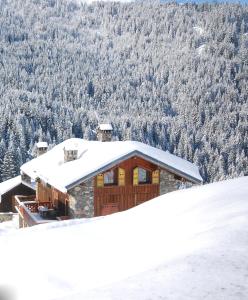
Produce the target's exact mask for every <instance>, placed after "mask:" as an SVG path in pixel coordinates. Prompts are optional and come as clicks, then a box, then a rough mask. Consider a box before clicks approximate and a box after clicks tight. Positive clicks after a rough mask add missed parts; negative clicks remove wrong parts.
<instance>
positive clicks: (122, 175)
mask: <svg viewBox="0 0 248 300" xmlns="http://www.w3.org/2000/svg"><path fill="white" fill-rule="evenodd" d="M118 185H121V186H123V185H125V170H124V169H122V168H119V169H118Z"/></svg>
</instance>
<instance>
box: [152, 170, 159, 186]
mask: <svg viewBox="0 0 248 300" xmlns="http://www.w3.org/2000/svg"><path fill="white" fill-rule="evenodd" d="M152 184H159V170H156V171H153V172H152Z"/></svg>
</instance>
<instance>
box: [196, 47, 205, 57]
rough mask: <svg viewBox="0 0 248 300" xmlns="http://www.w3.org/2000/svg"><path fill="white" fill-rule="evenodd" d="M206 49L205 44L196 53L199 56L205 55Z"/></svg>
mask: <svg viewBox="0 0 248 300" xmlns="http://www.w3.org/2000/svg"><path fill="white" fill-rule="evenodd" d="M205 48H206V44H203V45H201V46H200V47H198V48H197V49H196V51H197V52H198V54H199V55H201V54H203V52H204V49H205Z"/></svg>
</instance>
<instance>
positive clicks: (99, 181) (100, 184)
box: [96, 174, 104, 187]
mask: <svg viewBox="0 0 248 300" xmlns="http://www.w3.org/2000/svg"><path fill="white" fill-rule="evenodd" d="M96 185H97V187H103V186H104V181H103V174H98V175H97V178H96Z"/></svg>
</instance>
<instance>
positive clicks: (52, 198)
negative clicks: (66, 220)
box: [36, 181, 69, 216]
mask: <svg viewBox="0 0 248 300" xmlns="http://www.w3.org/2000/svg"><path fill="white" fill-rule="evenodd" d="M36 198H37V201H38V202H39V205H42V204H43V203H47V202H49V203H51V206H52V207H54V208H56V210H57V212H58V215H59V216H67V215H68V201H69V196H68V194H64V193H62V192H60V191H59V190H57V189H55V188H53V187H51V186H50V185H48V184H45V183H43V182H41V181H39V182H38V183H37V190H36Z"/></svg>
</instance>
